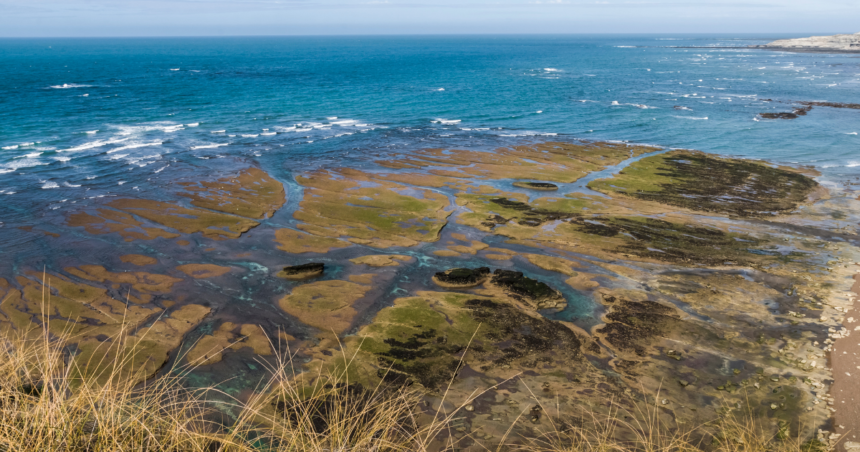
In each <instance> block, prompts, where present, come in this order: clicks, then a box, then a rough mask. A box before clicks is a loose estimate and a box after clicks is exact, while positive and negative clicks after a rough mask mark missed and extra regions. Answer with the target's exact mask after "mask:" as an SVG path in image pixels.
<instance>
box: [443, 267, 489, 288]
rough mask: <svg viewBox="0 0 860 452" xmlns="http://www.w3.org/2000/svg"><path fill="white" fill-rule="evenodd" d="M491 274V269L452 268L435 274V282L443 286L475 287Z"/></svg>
mask: <svg viewBox="0 0 860 452" xmlns="http://www.w3.org/2000/svg"><path fill="white" fill-rule="evenodd" d="M488 276H490V269H489V268H487V267H480V268H452V269H450V270H446V271H444V272H438V273H436V274H435V275H433V282H434V283H436V284H437V285H439V286H442V287H473V286H477V285H478V284H481V283H483V282H484V281H486V280H487V277H488Z"/></svg>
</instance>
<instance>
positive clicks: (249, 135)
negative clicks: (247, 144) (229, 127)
mask: <svg viewBox="0 0 860 452" xmlns="http://www.w3.org/2000/svg"><path fill="white" fill-rule="evenodd" d="M258 136H260V135H259V134H247V135H242V138H257V137H258Z"/></svg>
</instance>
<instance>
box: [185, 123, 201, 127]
mask: <svg viewBox="0 0 860 452" xmlns="http://www.w3.org/2000/svg"><path fill="white" fill-rule="evenodd" d="M199 125H200V123H199V122H192V123H191V124H185V127H197V126H199Z"/></svg>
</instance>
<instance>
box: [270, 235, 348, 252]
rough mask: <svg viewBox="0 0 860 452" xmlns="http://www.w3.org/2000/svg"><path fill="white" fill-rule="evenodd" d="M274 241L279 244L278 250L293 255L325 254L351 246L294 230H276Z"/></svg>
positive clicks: (332, 239) (340, 241)
mask: <svg viewBox="0 0 860 452" xmlns="http://www.w3.org/2000/svg"><path fill="white" fill-rule="evenodd" d="M275 241H276V242H278V244H279V246H278V249H279V250H282V251H286V252H288V253H294V254H300V253H327V252H329V251H331V250H333V249H339V248H346V247H348V246H350V245H352V244H351V243H349V242H345V241H343V240H338V239H336V238H329V237H321V236H318V235H313V234H309V233H307V232H303V231H296V230H295V229H278V230H277V231H275Z"/></svg>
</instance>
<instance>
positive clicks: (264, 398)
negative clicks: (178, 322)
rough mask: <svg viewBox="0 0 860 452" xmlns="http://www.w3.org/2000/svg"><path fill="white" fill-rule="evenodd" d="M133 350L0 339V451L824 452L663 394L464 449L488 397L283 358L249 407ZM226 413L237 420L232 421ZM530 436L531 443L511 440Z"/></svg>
mask: <svg viewBox="0 0 860 452" xmlns="http://www.w3.org/2000/svg"><path fill="white" fill-rule="evenodd" d="M123 337H125V335H120V337H117V338H113V340H112V341H110V342H106V343H111V344H116V345H113V346H112V347H113V348H111V349H106V350H105V353H104V354H103V356H105V357H109V358H106V361H105V362H85V363H81V362H79V361H80V360H76V359H74V346H73V343H74V341H73V340H71V339H69V338H63V337H59V338H58V337H49V336H48V335H47V334H44V335H40V334H39V333H37V332H36V333H34V331H30V332H24V333H20V334H16V333H9V334H7V336H6V337H3V338H0V452H19V451H20V452H24V451H26V452H31V451H32V452H35V451H39V452H41V451H57V452H60V451H62V452H66V451H68V452H131V451H135V452H161V451H164V452H270V451H271V452H333V451H340V452H347V451H356V452H357V451H363V452H364V451H366V452H401V451H402V452H406V451H418V452H431V451H443V450H444V451H453V450H464V451H465V450H475V451H494V452H502V451H514V450H517V451H532V452H613V451H642V452H687V451H699V450H708V451H716V452H817V451H820V450H821V451H823V450H826V449H825V448H824V447H823V444H822V443H818V442H809V441H808V438H791V437H787V435H786V434H785V432H782V433H780V431H772V429H771V428H769V427H766V426H764V425H762V424H761V423H760V422H759V421H758V420H757V419H755V418H754V417H753V416H752V415H749V414H748V413H746V412H744V411H742V410H726V414H725V415H723V416H722V417H720V418H719V419H715V420H714V421H713V422H710V423H708V424H705V425H699V426H693V427H691V428H689V429H687V430H679V429H678V428H676V427H675V426H671V425H668V423H667V422H666V421H665V420H664V419H665V418H664V417H662V416H661V409H660V408H659V406H658V404H657V400H659V394H657V397H655V399H654V401H653V403H651V404H649V403H647V402H639V403H638V404H635V405H634V406H636V407H637V408H635V409H633V410H629V409H623V408H621V405H618V404H610V406H611V409H610V411H609V412H608V414H597V413H595V412H594V411H589V410H587V409H583V410H582V412H580V413H561V412H559V410H558V408H557V407H546V406H545V407H543V410H542V412H543V413H546V419H548V420H549V425H550V427H549V428H548V429H546V431H540V430H537V429H518V428H517V427H519V426H531V424H530V420H529V417H530V416H529V415H528V414H527V413H525V412H524V413H522V415H521V416H520V418H518V419H517V420H516V421H515V422H514V423H513V424H512V425H511V426H510V429H509V430H508V434H506V435H504V437H502V438H499V439H496V440H494V442H493V443H492V444H480V441H478V440H473V439H471V438H468V439H469V442H470V443H471V444H472V445H471V446H470V447H468V448H466V447H464V446H466V444H458V443H457V442H455V441H454V440H452V439H451V435H450V433H451V424H452V421H454V420H455V419H456V418H458V417H462V416H463V414H464V412H463V411H461V408H463V407H465V406H466V405H468V404H470V403H471V402H473V401H474V400H475V399H476V398H477V397H479V396H480V395H482V394H483V393H477V392H476V393H475V394H473V397H470V398H469V400H467V401H466V402H465V403H464V404H462V405H461V406H460V408H457V409H455V410H453V411H451V412H444V411H442V408H441V406H442V405H444V404H440V408H439V409H438V410H435V411H434V410H429V411H428V410H426V408H425V407H424V404H423V396H424V394H423V393H422V392H421V391H420V390H419V389H417V388H415V387H403V386H399V387H390V386H389V387H385V386H377V387H365V386H362V385H360V384H359V382H356V381H350V376H349V375H350V373H349V372H348V370H349V369H350V362H351V360H352V359H354V356H342V357H341V358H342V363H344V365H343V366H341V367H340V368H339V369H340V370H338V371H333V372H334V373H329V374H313V375H309V374H307V373H301V372H298V371H296V370H295V369H294V368H293V366H292V360H291V354H290V353H289V351H287V352H284V353H276V354H275V356H276V357H277V358H275V359H273V360H268V361H265V362H263V361H261V363H262V364H264V365H265V366H267V370H268V375H269V377H268V378H267V379H266V380H265V381H262V382H261V383H260V385H259V386H258V387H257V388H255V391H254V395H253V396H251V397H250V398H249V399H248V400H238V399H236V398H232V397H230V396H228V395H227V394H224V393H221V392H219V391H218V390H217V389H215V388H214V387H209V388H196V389H188V388H187V387H186V386H185V385H184V382H183V378H182V376H183V375H184V374H186V373H187V372H189V371H191V370H193V368H181V369H180V368H173V369H168V370H167V371H164V372H161V375H160V376H158V377H156V378H154V379H150V380H148V381H146V382H144V383H136V382H139V381H140V378H139V374H138V373H136V372H138V371H141V370H143V369H135V366H136V365H139V364H137V363H140V362H141V360H140V359H138V358H140V357H139V356H136V350H135V349H134V347H133V346H130V345H129V344H127V343H125V342H124V339H123ZM108 361H109V362H108ZM175 361H176V362H181V361H182V360H180V359H177V360H175ZM83 367H86V369H84V368H83ZM94 369H95V371H94ZM485 392H486V391H485ZM446 394H447V392H446V393H444V394H443V401H444V397H445V395H446ZM535 399H537V398H535ZM628 402H630V401H628ZM628 404H629V403H628ZM225 409H226V410H225ZM228 411H229V412H232V413H238V415H236V416H235V417H234V418H231V417H230V416H228V415H226V414H225V413H226V412H228ZM541 425H546V423H542V424H541ZM520 431H530V432H533V433H531V434H530V435H531V436H528V437H524V436H523V435H522V434H517V433H514V432H520Z"/></svg>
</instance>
